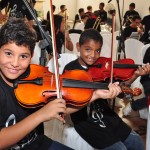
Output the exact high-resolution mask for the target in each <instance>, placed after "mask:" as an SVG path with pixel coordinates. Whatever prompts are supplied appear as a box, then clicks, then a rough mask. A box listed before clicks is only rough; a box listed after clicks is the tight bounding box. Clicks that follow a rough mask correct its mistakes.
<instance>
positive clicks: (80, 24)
mask: <svg viewBox="0 0 150 150" xmlns="http://www.w3.org/2000/svg"><path fill="white" fill-rule="evenodd" d="M88 19H89V15H86V14H84V15H82V16H81V22H78V23H76V24H75V27H74V29H76V30H82V31H84V27H85V24H86V22H87V20H88Z"/></svg>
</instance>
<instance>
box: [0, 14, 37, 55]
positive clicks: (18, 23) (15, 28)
mask: <svg viewBox="0 0 150 150" xmlns="http://www.w3.org/2000/svg"><path fill="white" fill-rule="evenodd" d="M36 40H37V35H36V32H35V30H34V29H33V28H32V27H31V26H30V25H29V24H28V23H27V21H25V19H21V18H13V17H11V18H9V19H8V20H7V22H6V23H5V24H4V25H3V26H2V27H1V29H0V47H2V46H3V45H5V44H7V43H15V44H16V45H18V46H21V45H23V46H25V47H28V48H29V50H30V51H31V54H33V50H34V48H35V44H36Z"/></svg>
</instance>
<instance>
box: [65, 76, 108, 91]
mask: <svg viewBox="0 0 150 150" xmlns="http://www.w3.org/2000/svg"><path fill="white" fill-rule="evenodd" d="M62 86H63V87H72V88H87V89H108V84H107V83H102V82H88V81H81V80H74V79H66V78H64V79H63V81H62Z"/></svg>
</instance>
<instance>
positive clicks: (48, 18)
mask: <svg viewBox="0 0 150 150" xmlns="http://www.w3.org/2000/svg"><path fill="white" fill-rule="evenodd" d="M52 8H53V11H52V12H53V14H54V12H55V10H56V6H55V5H52ZM46 19H47V20H50V13H49V11H48V12H47V15H46Z"/></svg>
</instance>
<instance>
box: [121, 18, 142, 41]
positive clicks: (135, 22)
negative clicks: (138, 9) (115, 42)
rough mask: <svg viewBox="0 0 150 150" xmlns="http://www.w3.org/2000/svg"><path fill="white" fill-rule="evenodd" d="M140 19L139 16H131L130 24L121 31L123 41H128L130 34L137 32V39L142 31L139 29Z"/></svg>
mask: <svg viewBox="0 0 150 150" xmlns="http://www.w3.org/2000/svg"><path fill="white" fill-rule="evenodd" d="M140 24H141V18H140V16H133V18H132V21H131V24H130V25H129V26H127V27H125V29H124V31H123V36H124V40H126V39H128V38H129V37H130V35H131V33H132V32H138V34H139V39H140V36H141V34H142V31H143V30H142V29H141V28H140Z"/></svg>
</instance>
